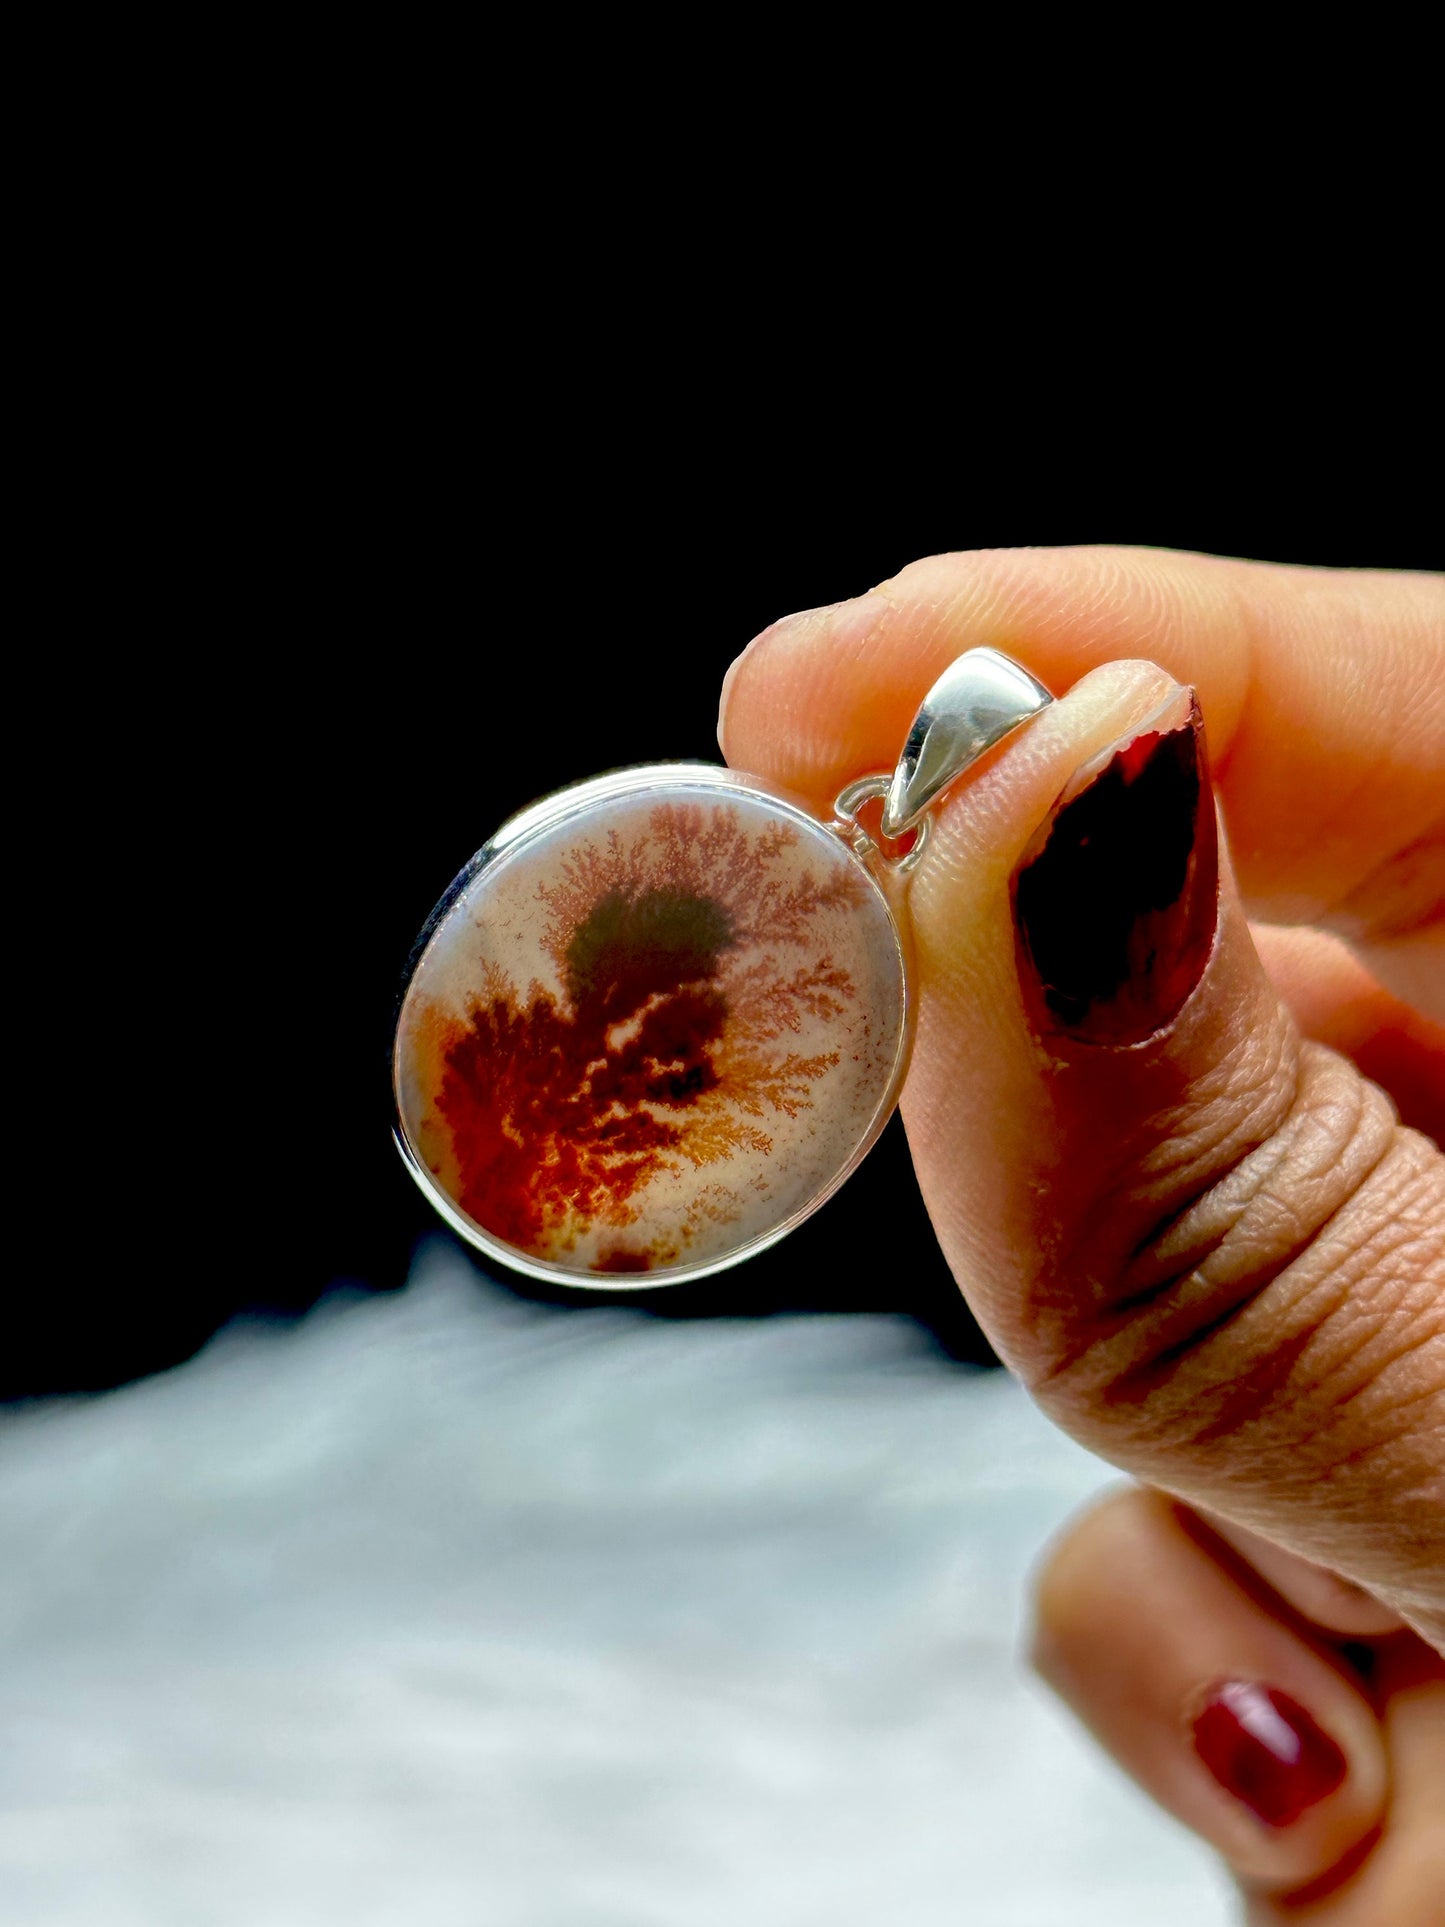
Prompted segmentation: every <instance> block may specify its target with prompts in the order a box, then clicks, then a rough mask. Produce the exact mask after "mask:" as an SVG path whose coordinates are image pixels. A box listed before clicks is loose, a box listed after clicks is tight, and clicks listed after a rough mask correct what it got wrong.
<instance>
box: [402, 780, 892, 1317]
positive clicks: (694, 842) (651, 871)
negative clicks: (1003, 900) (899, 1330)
mask: <svg viewBox="0 0 1445 1927" xmlns="http://www.w3.org/2000/svg"><path fill="white" fill-rule="evenodd" d="M908 1029H909V1013H908V997H907V981H906V959H905V956H904V950H903V945H902V942H901V939H900V935H899V931H898V928H897V926H896V924H895V922H894V919H893V916H892V914H891V912H890V910H889V907H888V904H887V902H886V900H885V898H884V895H883V893H882V891H881V890H880V888H879V887H878V885H877V883H875V881H874V880H873V878H872V876H871V875H870V874H869V872H868V871H867V870H866V869H865V868H864V866H863V865H862V863H860V862H859V860H858V859H857V858H856V857H855V856H854V855H853V853H852V851H851V850H850V849H849V848H848V847H847V845H846V844H845V843H844V842H843V841H842V840H841V839H840V838H839V837H838V836H837V835H836V834H834V832H832V831H831V830H829V829H828V828H826V827H825V826H824V825H823V824H821V823H819V822H818V821H817V819H816V818H814V817H813V816H811V815H810V814H809V813H808V812H807V810H805V809H804V808H802V807H801V806H800V805H798V804H797V803H795V802H794V801H792V800H791V799H790V798H788V797H785V796H783V795H781V794H778V793H776V792H774V791H772V790H771V789H770V788H768V787H767V786H766V785H763V784H761V783H758V782H757V781H756V780H755V779H752V778H741V777H738V776H737V775H735V774H734V773H733V772H731V771H728V770H724V769H720V768H714V767H713V766H711V765H708V764H672V765H668V764H661V765H654V766H650V767H648V768H645V769H641V770H631V771H621V772H619V773H617V774H615V775H613V776H608V777H601V778H598V779H597V780H596V781H594V782H591V783H584V784H580V785H578V786H577V787H576V788H575V789H571V790H564V791H561V792H559V793H558V794H557V795H555V796H552V797H549V798H547V799H546V800H545V801H544V802H543V803H540V804H538V805H536V806H534V807H533V808H532V809H530V810H527V811H524V812H523V813H522V814H521V815H520V816H517V817H514V818H513V819H512V821H511V822H510V823H508V824H506V825H505V826H504V827H503V829H502V830H501V831H499V832H498V834H497V835H496V836H495V837H494V838H493V839H492V841H491V842H490V843H488V844H487V845H486V846H485V847H484V848H483V849H482V850H481V851H480V852H479V853H478V855H477V856H476V857H475V858H474V859H473V861H472V862H471V863H470V864H469V865H468V867H467V869H466V870H465V871H464V872H463V874H462V875H461V876H460V877H459V878H458V879H457V881H456V883H455V884H454V885H453V886H452V888H451V890H450V891H449V892H448V894H447V896H446V897H445V898H444V899H443V902H442V904H441V905H439V906H438V909H437V911H436V912H435V913H434V915H433V918H432V921H431V923H430V924H429V926H428V929H427V931H426V932H425V933H424V940H423V944H422V945H421V947H420V954H419V958H418V961H417V964H416V967H415V970H414V972H413V974H412V977H411V980H410V982H409V984H408V986H407V990H406V993H405V996H404V998H403V1002H402V1007H401V1012H400V1017H399V1021H398V1026H397V1035H396V1048H395V1060H394V1075H395V1087H396V1099H397V1110H398V1118H399V1130H398V1141H399V1143H400V1145H401V1148H402V1151H403V1154H404V1155H405V1156H406V1158H407V1161H408V1163H409V1165H410V1166H411V1169H412V1171H413V1174H414V1176H415V1177H416V1178H417V1180H418V1182H419V1183H420V1184H421V1185H422V1187H423V1189H424V1190H426V1191H427V1193H428V1194H429V1195H430V1196H431V1198H432V1201H433V1203H434V1204H435V1205H436V1206H437V1208H438V1209H439V1210H440V1211H441V1213H442V1215H443V1216H444V1217H445V1218H446V1219H447V1220H448V1221H449V1222H450V1223H451V1224H452V1225H453V1226H454V1228H455V1229H456V1230H458V1231H459V1232H460V1233H461V1234H462V1235H463V1236H464V1237H466V1238H468V1239H469V1240H470V1241H471V1242H472V1243H474V1244H476V1245H478V1246H480V1247H481V1248H482V1249H483V1250H484V1251H486V1252H488V1253H490V1254H492V1255H493V1256H495V1257H499V1258H501V1259H503V1260H504V1261H505V1262H507V1263H509V1264H511V1265H514V1266H516V1267H517V1268H519V1269H521V1270H523V1271H526V1272H529V1273H531V1274H533V1275H536V1276H542V1277H556V1278H559V1279H563V1280H566V1281H570V1282H572V1283H584V1284H585V1283H587V1282H589V1281H590V1282H592V1283H594V1284H598V1285H601V1284H606V1285H609V1286H614V1287H615V1286H616V1285H618V1284H623V1283H627V1282H629V1281H631V1282H634V1283H636V1284H639V1285H641V1284H664V1283H670V1282H674V1281H678V1280H681V1279H683V1278H688V1277H697V1276H700V1275H702V1274H704V1273H706V1272H710V1271H716V1270H719V1269H720V1268H721V1267H723V1266H725V1265H729V1264H733V1263H735V1262H736V1261H737V1260H738V1259H740V1258H744V1257H746V1256H748V1255H749V1254H750V1253H752V1252H754V1251H757V1250H760V1249H762V1248H763V1247H764V1246H765V1245H768V1244H771V1243H772V1242H773V1241H774V1240H775V1239H776V1238H779V1237H781V1236H782V1235H783V1234H784V1233H785V1232H786V1231H788V1230H790V1229H791V1228H792V1227H793V1226H794V1225H796V1224H798V1223H799V1222H801V1221H802V1219H803V1218H805V1217H807V1216H808V1214H809V1213H810V1212H811V1211H813V1210H814V1209H815V1208H816V1207H817V1206H818V1205H819V1204H820V1203H822V1202H823V1200H824V1199H825V1198H826V1197H828V1196H829V1195H830V1193H831V1192H832V1191H833V1190H834V1189H836V1187H837V1185H838V1184H839V1183H841V1181H842V1180H843V1178H844V1177H846V1176H847V1174H848V1173H849V1171H851V1170H852V1169H853V1167H854V1166H855V1165H856V1164H857V1162H858V1160H859V1159H860V1158H861V1157H862V1156H863V1154H864V1152H865V1151H866V1150H867V1149H868V1147H869V1146H870V1145H871V1144H872V1143H873V1142H874V1140H875V1139H876V1137H877V1136H878V1133H879V1132H880V1131H881V1129H882V1128H883V1125H884V1124H885V1123H886V1122H887V1119H888V1116H889V1114H890V1113H891V1111H892V1109H893V1106H894V1103H895V1101H896V1098H897V1093H898V1087H899V1084H900V1082H901V1080H902V1075H903V1071H904V1067H905V1063H906V1057H907V1049H908Z"/></svg>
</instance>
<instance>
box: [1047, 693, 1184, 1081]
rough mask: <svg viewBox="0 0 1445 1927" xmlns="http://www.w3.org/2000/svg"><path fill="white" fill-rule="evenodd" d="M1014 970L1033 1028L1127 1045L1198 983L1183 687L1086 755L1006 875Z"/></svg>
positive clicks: (1167, 1016) (1167, 1015) (1158, 1023)
mask: <svg viewBox="0 0 1445 1927" xmlns="http://www.w3.org/2000/svg"><path fill="white" fill-rule="evenodd" d="M1013 899H1014V920H1015V925H1016V928H1017V931H1018V939H1019V946H1018V947H1019V953H1020V959H1019V961H1020V972H1021V976H1022V980H1023V985H1024V991H1025V996H1026V998H1027V1001H1028V1003H1029V1006H1030V1009H1031V1014H1032V1015H1033V1017H1034V1020H1035V1022H1036V1023H1037V1024H1038V1026H1039V1028H1041V1029H1043V1030H1058V1031H1065V1032H1069V1033H1071V1034H1072V1035H1074V1036H1076V1037H1080V1038H1083V1039H1085V1040H1086V1041H1087V1042H1090V1043H1096V1044H1133V1043H1138V1042H1139V1041H1140V1040H1141V1039H1143V1038H1145V1037H1148V1036H1149V1035H1150V1034H1151V1033H1152V1032H1153V1031H1156V1030H1159V1029H1160V1028H1161V1027H1162V1026H1163V1025H1165V1024H1167V1023H1168V1022H1169V1021H1170V1020H1171V1019H1172V1018H1173V1017H1174V1016H1175V1015H1176V1014H1177V1013H1178V1011H1179V1008H1180V1006H1181V1005H1182V1004H1183V1003H1184V1001H1185V999H1186V998H1187V997H1188V995H1189V993H1190V991H1191V990H1193V988H1194V986H1195V985H1196V984H1197V983H1198V981H1199V979H1200V977H1201V975H1202V974H1203V971H1204V966H1205V964H1206V962H1207V961H1208V959H1209V952H1210V949H1211V947H1212V945H1213V942H1214V931H1215V925H1216V923H1217V921H1218V914H1219V851H1218V845H1217V840H1216V835H1215V826H1214V794H1213V791H1212V789H1211V787H1210V782H1209V761H1208V757H1207V754H1206V752H1205V747H1204V724H1203V719H1202V718H1201V716H1200V714H1199V705H1198V703H1197V702H1196V701H1195V700H1194V695H1193V692H1192V691H1191V690H1181V691H1180V692H1179V695H1178V696H1177V697H1175V698H1171V699H1170V703H1169V704H1168V705H1167V708H1166V711H1165V712H1163V713H1161V715H1160V716H1159V717H1158V718H1156V719H1155V720H1154V721H1153V722H1152V723H1151V724H1149V725H1148V726H1146V727H1145V728H1143V729H1141V730H1139V731H1137V732H1136V733H1135V734H1134V735H1132V736H1130V737H1128V738H1127V739H1125V740H1124V741H1123V742H1120V743H1116V744H1115V745H1114V746H1113V747H1112V748H1110V749H1107V750H1105V751H1104V753H1103V754H1102V755H1101V756H1096V757H1095V758H1094V759H1093V760H1092V761H1091V762H1089V763H1086V764H1085V765H1084V767H1083V768H1082V769H1081V770H1080V771H1079V772H1078V774H1077V775H1076V776H1075V777H1074V778H1073V780H1072V781H1071V782H1070V783H1069V784H1068V786H1067V787H1066V788H1065V790H1064V792H1063V794H1062V795H1061V796H1060V798H1059V800H1058V802H1057V803H1055V805H1054V807H1053V809H1052V810H1051V811H1050V812H1049V815H1048V817H1047V819H1046V820H1045V822H1044V823H1042V824H1041V825H1040V827H1039V829H1038V831H1037V832H1036V833H1035V835H1034V838H1033V841H1032V842H1031V843H1030V845H1029V847H1028V849H1027V850H1026V851H1025V852H1024V855H1023V858H1022V860H1021V862H1020V864H1019V867H1018V869H1017V870H1016V871H1015V872H1014V879H1013Z"/></svg>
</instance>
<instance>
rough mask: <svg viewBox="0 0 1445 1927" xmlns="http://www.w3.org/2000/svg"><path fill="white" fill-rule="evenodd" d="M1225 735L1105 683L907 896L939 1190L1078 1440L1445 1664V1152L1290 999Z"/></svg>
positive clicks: (978, 783) (1049, 1397) (1161, 679)
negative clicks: (1248, 864)
mask: <svg viewBox="0 0 1445 1927" xmlns="http://www.w3.org/2000/svg"><path fill="white" fill-rule="evenodd" d="M751 673H754V674H764V673H766V662H765V661H764V662H762V663H760V664H758V665H757V667H756V668H755V669H754V670H753V671H752V672H751ZM1205 720H1206V719H1204V718H1203V717H1202V716H1201V713H1200V708H1199V704H1198V702H1197V699H1196V697H1195V693H1194V691H1193V690H1192V689H1191V688H1189V687H1188V686H1186V685H1184V684H1181V683H1179V682H1176V681H1174V680H1173V679H1172V678H1171V677H1169V676H1167V675H1166V674H1165V673H1164V672H1163V671H1162V670H1160V669H1158V668H1155V667H1154V666H1153V665H1151V664H1149V663H1144V662H1114V663H1110V664H1107V665H1105V666H1104V667H1101V668H1099V669H1096V670H1094V671H1093V672H1092V673H1090V674H1089V675H1086V676H1085V677H1084V678H1083V679H1082V680H1081V681H1079V682H1078V683H1077V684H1075V686H1074V687H1073V688H1072V689H1071V690H1070V691H1069V692H1068V694H1067V695H1066V696H1064V697H1062V698H1061V699H1060V700H1059V701H1058V702H1056V703H1055V704H1053V705H1052V706H1051V707H1050V708H1049V709H1047V710H1046V711H1044V712H1043V714H1042V715H1041V716H1039V717H1038V718H1037V719H1036V720H1035V721H1034V722H1033V723H1032V724H1030V726H1029V727H1028V729H1027V730H1025V731H1024V732H1022V733H1021V734H1020V735H1019V736H1018V737H1017V738H1015V739H1014V740H1013V741H1012V742H1011V743H1009V744H1007V745H1005V746H1004V748H1003V749H1002V750H1001V751H1000V752H998V753H997V754H996V755H995V757H994V759H993V760H992V761H991V762H989V763H987V764H985V765H981V766H979V767H978V768H976V769H975V770H974V771H973V772H972V773H971V774H970V776H968V777H966V778H965V779H964V780H963V782H962V783H961V784H960V785H959V786H958V788H957V790H956V791H955V792H954V793H953V794H952V795H951V796H950V797H949V798H948V800H947V801H946V802H945V804H944V805H943V806H942V808H941V810H940V811H939V814H938V819H937V822H936V825H935V832H934V836H933V838H932V841H931V843H930V845H929V847H928V849H927V851H926V852H925V854H924V856H923V858H922V860H921V862H920V863H919V865H918V868H917V870H916V872H915V874H914V876H913V880H912V883H911V887H910V894H909V903H908V915H909V920H910V922H911V925H912V929H913V934H914V939H915V944H916V952H917V981H918V997H919V1008H918V1031H917V1040H916V1045H915V1050H914V1058H913V1064H912V1068H911V1070H910V1073H909V1079H908V1083H907V1086H906V1089H905V1094H904V1104H903V1108H904V1117H905V1122H906V1125H907V1129H908V1134H909V1139H910V1143H911V1145H912V1147H913V1153H914V1158H915V1163H916V1167H917V1172H918V1177H919V1182H920V1184H921V1186H922V1190H923V1194H924V1197H925V1200H926V1202H927V1204H928V1207H929V1211H930V1214H931V1216H932V1219H933V1222H934V1225H935V1227H936V1230H937V1232H938V1236H939V1239H940V1242H941V1243H942V1246H943V1248H944V1251H945V1253H946V1255H947V1257H948V1259H949V1262H950V1264H951V1265H952V1267H953V1270H954V1272H955V1275H956V1276H957V1278H958V1279H959V1282H960V1284H961V1285H962V1287H963V1289H964V1291H965V1292H966V1294H967V1295H968V1297H969V1300H970V1302H971V1304H972V1305H973V1307H974V1309H975V1311H976V1312H977V1314H978V1316H979V1318H980V1321H981V1323H982V1324H983V1325H984V1327H985V1329H986V1330H987V1331H988V1333H989V1335H990V1337H991V1339H992V1340H993V1342H994V1344H995V1345H996V1347H997V1349H998V1351H999V1353H1000V1355H1001V1356H1002V1357H1003V1358H1004V1359H1005V1361H1006V1362H1007V1363H1008V1364H1009V1366H1010V1367H1011V1368H1012V1369H1013V1370H1014V1371H1015V1372H1016V1373H1017V1374H1018V1375H1019V1376H1020V1377H1021V1378H1022V1379H1023V1380H1024V1382H1025V1383H1026V1384H1027V1386H1028V1387H1029V1388H1030V1390H1031V1391H1032V1393H1033V1394H1034V1396H1035V1397H1036V1398H1037V1399H1038V1401H1039V1402H1040V1403H1041V1404H1042V1405H1043V1406H1044V1407H1045V1409H1046V1410H1047V1411H1048V1412H1049V1413H1050V1414H1051V1416H1053V1417H1054V1418H1055V1419H1056V1420H1057V1422H1058V1423H1059V1424H1061V1425H1062V1426H1063V1427H1064V1428H1065V1429H1067V1430H1068V1431H1069V1432H1071V1433H1072V1434H1073V1435H1074V1436H1075V1437H1077V1438H1079V1439H1080V1440H1081V1441H1082V1442H1083V1443H1085V1444H1086V1445H1088V1446H1089V1447H1090V1448H1092V1449H1093V1450H1095V1451H1097V1452H1098V1453H1100V1454H1101V1455H1102V1456H1104V1457H1105V1458H1108V1459H1110V1460H1112V1461H1113V1462H1114V1463H1116V1464H1118V1465H1120V1466H1121V1467H1123V1468H1125V1469H1126V1470H1128V1471H1130V1472H1132V1473H1134V1474H1135V1475H1136V1476H1138V1477H1140V1478H1143V1479H1146V1480H1148V1481H1150V1482H1151V1483H1153V1484H1155V1485H1158V1486H1161V1487H1163V1488H1165V1489H1167V1490H1169V1491H1172V1492H1174V1493H1176V1494H1178V1495H1179V1496H1180V1497H1182V1498H1185V1499H1188V1500H1190V1501H1192V1502H1193V1503H1195V1504H1196V1505H1199V1506H1202V1507H1205V1508H1208V1509H1210V1510H1211V1511H1213V1512H1214V1513H1216V1514H1218V1515H1219V1516H1221V1517H1222V1518H1224V1519H1226V1520H1232V1521H1235V1522H1237V1523H1238V1524H1240V1525H1242V1526H1244V1527H1246V1528H1248V1529H1250V1530H1252V1531H1255V1532H1257V1533H1261V1534H1263V1535H1265V1536H1266V1537H1268V1538H1270V1539H1272V1540H1274V1541H1276V1542H1277V1543H1279V1544H1281V1545H1284V1546H1286V1547H1288V1548H1289V1549H1291V1550H1293V1551H1295V1552H1297V1553H1299V1554H1300V1555H1302V1556H1303V1557H1305V1558H1307V1559H1309V1560H1312V1561H1314V1562H1316V1563H1318V1564H1321V1565H1324V1566H1326V1567H1329V1568H1330V1569H1332V1570H1334V1571H1336V1572H1339V1573H1340V1574H1342V1575H1344V1576H1345V1577H1347V1578H1349V1579H1352V1580H1354V1581H1355V1582H1356V1583H1358V1584H1361V1585H1364V1586H1366V1587H1367V1588H1368V1589H1369V1590H1370V1591H1372V1592H1373V1593H1375V1594H1376V1595H1377V1596H1378V1597H1380V1598H1381V1599H1382V1600H1384V1601H1386V1602H1387V1603H1388V1604H1389V1605H1390V1606H1391V1607H1392V1608H1393V1609H1394V1610H1395V1611H1397V1612H1398V1613H1399V1614H1400V1615H1401V1617H1402V1618H1405V1619H1406V1620H1408V1621H1409V1622H1410V1623H1411V1624H1412V1625H1414V1626H1415V1627H1416V1628H1417V1629H1418V1630H1419V1631H1421V1632H1422V1633H1424V1634H1425V1635H1426V1636H1427V1637H1429V1638H1432V1639H1433V1640H1434V1641H1435V1642H1436V1643H1437V1644H1445V1258H1442V1247H1445V1236H1442V1226H1445V1171H1442V1159H1441V1156H1440V1153H1439V1151H1438V1150H1437V1149H1436V1148H1435V1147H1434V1146H1433V1145H1432V1144H1431V1142H1430V1141H1429V1139H1427V1138H1425V1137H1423V1136H1421V1135H1420V1134H1418V1133H1416V1132H1412V1131H1407V1130H1405V1129H1403V1128H1402V1127H1401V1126H1400V1124H1399V1122H1398V1120H1397V1118H1396V1115H1395V1113H1394V1110H1393V1107H1392V1106H1391V1104H1390V1102H1389V1100H1388V1099H1387V1098H1386V1097H1385V1095H1384V1094H1383V1093H1382V1092H1381V1091H1380V1090H1379V1089H1378V1088H1377V1087H1376V1086H1374V1085H1373V1084H1371V1083H1369V1082H1368V1081H1366V1080H1365V1079H1364V1078H1363V1077H1362V1076H1361V1075H1360V1074H1359V1072H1358V1071H1357V1070H1356V1068H1355V1067H1354V1065H1353V1064H1352V1063H1351V1062H1350V1061H1349V1060H1348V1059H1346V1058H1344V1057H1342V1056H1340V1055H1338V1054H1336V1053H1335V1052H1333V1051H1331V1050H1329V1049H1327V1048H1325V1047H1324V1046H1322V1045H1318V1044H1314V1043H1310V1042H1306V1041H1304V1040H1302V1039H1301V1037H1300V1035H1299V1033H1298V1031H1297V1029H1296V1027H1295V1024H1294V1022H1293V1020H1292V1018H1291V1017H1290V1015H1289V1013H1288V1011H1287V1010H1286V1009H1285V1008H1284V1006H1283V1005H1282V1004H1281V1002H1280V1001H1279V998H1278V997H1277V995H1276V993H1275V991H1274V990H1273V988H1272V986H1271V983H1270V981H1269V979H1268V977H1267V976H1266V974H1265V971H1264V969H1263V967H1262V966H1261V964H1260V962H1259V959H1258V956H1257V955H1256V952H1255V950H1254V946H1253V942H1252V940H1251V937H1250V932H1249V927H1248V923H1247V921H1246V918H1245V914H1244V911H1243V908H1242V906H1241V903H1240V901H1239V897H1238V894H1237V892H1236V889H1235V885H1234V881H1233V877H1232V874H1231V868H1230V863H1229V858H1228V852H1227V849H1226V847H1225V844H1224V842H1223V839H1222V837H1221V836H1220V835H1219V834H1218V833H1217V828H1216V813H1215V806H1214V802H1213V796H1212V790H1211V783H1210V772H1209V763H1208V754H1207V748H1206V742H1205V729H1204V724H1205ZM728 749H729V754H730V755H733V754H735V753H736V747H735V745H734V743H733V742H732V741H731V740H729V743H728Z"/></svg>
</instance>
